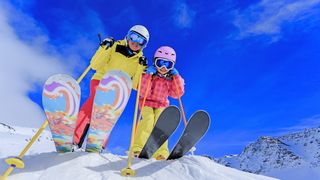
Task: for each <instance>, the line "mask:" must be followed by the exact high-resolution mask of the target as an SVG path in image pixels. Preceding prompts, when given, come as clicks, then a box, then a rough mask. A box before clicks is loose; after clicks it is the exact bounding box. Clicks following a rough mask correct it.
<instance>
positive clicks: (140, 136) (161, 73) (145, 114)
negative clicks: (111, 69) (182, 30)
mask: <svg viewBox="0 0 320 180" xmlns="http://www.w3.org/2000/svg"><path fill="white" fill-rule="evenodd" d="M175 63H176V53H175V51H174V49H172V48H171V47H169V46H162V47H160V48H159V49H157V51H156V53H155V54H154V58H153V66H150V67H148V68H147V71H146V74H144V75H143V76H142V82H141V92H140V102H139V105H140V109H141V108H142V107H141V105H142V101H143V99H144V97H145V95H146V91H148V94H147V98H146V101H145V104H144V107H143V108H142V112H141V113H142V120H141V123H140V125H139V127H138V131H137V134H136V140H135V143H134V145H133V152H134V155H135V156H138V155H139V154H140V152H141V150H142V148H143V146H144V145H145V143H146V142H147V139H148V137H149V136H150V134H151V131H152V129H153V127H154V125H155V124H156V121H157V119H158V117H159V115H160V113H161V112H162V111H163V110H164V108H166V107H168V106H169V100H168V96H170V97H172V98H176V99H177V98H178V97H180V96H182V95H183V94H184V80H183V79H182V77H181V76H180V75H179V73H178V71H177V69H176V68H174V65H175ZM149 78H152V79H151V82H150V85H149V89H148V90H147V89H146V88H147V82H148V79H149ZM174 81H175V82H174ZM176 85H177V86H176ZM168 156H169V150H168V141H166V142H165V143H164V144H163V145H162V146H161V147H160V148H159V150H158V151H157V152H156V153H155V154H154V156H153V157H155V158H156V159H157V160H161V159H166V158H167V157H168Z"/></svg>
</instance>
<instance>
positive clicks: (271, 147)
mask: <svg viewBox="0 0 320 180" xmlns="http://www.w3.org/2000/svg"><path fill="white" fill-rule="evenodd" d="M217 161H218V162H219V163H220V164H223V165H226V166H228V167H233V168H237V169H240V170H243V171H246V172H252V173H256V174H264V175H269V176H273V177H277V178H280V179H320V127H318V128H310V129H305V130H304V131H302V132H297V133H292V134H288V135H284V136H280V137H267V136H265V137H260V138H259V139H258V140H257V141H256V142H254V143H251V144H249V145H248V146H246V147H245V149H244V150H243V151H242V153H241V154H239V155H230V156H225V157H223V158H220V159H218V160H217Z"/></svg>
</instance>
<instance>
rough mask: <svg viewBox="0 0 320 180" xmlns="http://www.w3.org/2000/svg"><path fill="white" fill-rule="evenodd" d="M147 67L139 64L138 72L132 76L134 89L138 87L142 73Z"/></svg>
mask: <svg viewBox="0 0 320 180" xmlns="http://www.w3.org/2000/svg"><path fill="white" fill-rule="evenodd" d="M146 68H147V67H146V66H143V65H141V64H139V65H138V68H137V72H136V74H135V75H134V76H133V77H132V89H134V90H137V89H138V84H139V80H140V76H141V75H142V73H143V72H144V71H145V69H146Z"/></svg>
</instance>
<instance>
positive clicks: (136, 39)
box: [127, 31, 147, 47]
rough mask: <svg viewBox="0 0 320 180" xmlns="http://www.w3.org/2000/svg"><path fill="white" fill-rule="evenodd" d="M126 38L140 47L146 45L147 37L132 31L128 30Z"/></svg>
mask: <svg viewBox="0 0 320 180" xmlns="http://www.w3.org/2000/svg"><path fill="white" fill-rule="evenodd" d="M127 38H128V39H129V40H130V41H132V42H136V43H138V44H139V46H140V47H145V46H146V45H147V39H146V38H145V37H143V36H141V35H140V34H139V33H136V32H134V31H131V32H129V33H128V35H127Z"/></svg>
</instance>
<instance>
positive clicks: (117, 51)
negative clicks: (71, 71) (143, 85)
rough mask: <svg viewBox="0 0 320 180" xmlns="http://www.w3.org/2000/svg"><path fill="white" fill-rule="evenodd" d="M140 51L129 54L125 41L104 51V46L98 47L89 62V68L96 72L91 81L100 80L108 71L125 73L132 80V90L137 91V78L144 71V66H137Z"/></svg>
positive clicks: (116, 43) (141, 54)
mask: <svg viewBox="0 0 320 180" xmlns="http://www.w3.org/2000/svg"><path fill="white" fill-rule="evenodd" d="M141 56H143V53H142V51H140V52H138V53H136V54H130V53H129V51H128V49H127V47H126V40H120V41H116V42H115V43H114V44H113V46H111V47H109V48H108V49H107V50H106V46H100V47H99V49H98V50H97V51H96V53H95V54H94V56H93V57H92V59H91V61H90V65H91V68H92V69H93V70H96V73H95V74H94V75H93V77H92V79H97V80H101V79H102V77H103V75H104V74H105V73H106V72H108V71H110V70H121V71H124V72H126V73H127V74H128V75H129V76H130V77H131V79H132V88H133V89H135V90H137V87H138V84H139V77H140V75H141V73H142V72H144V70H145V68H146V67H145V66H143V65H141V64H139V59H140V57H141Z"/></svg>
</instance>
